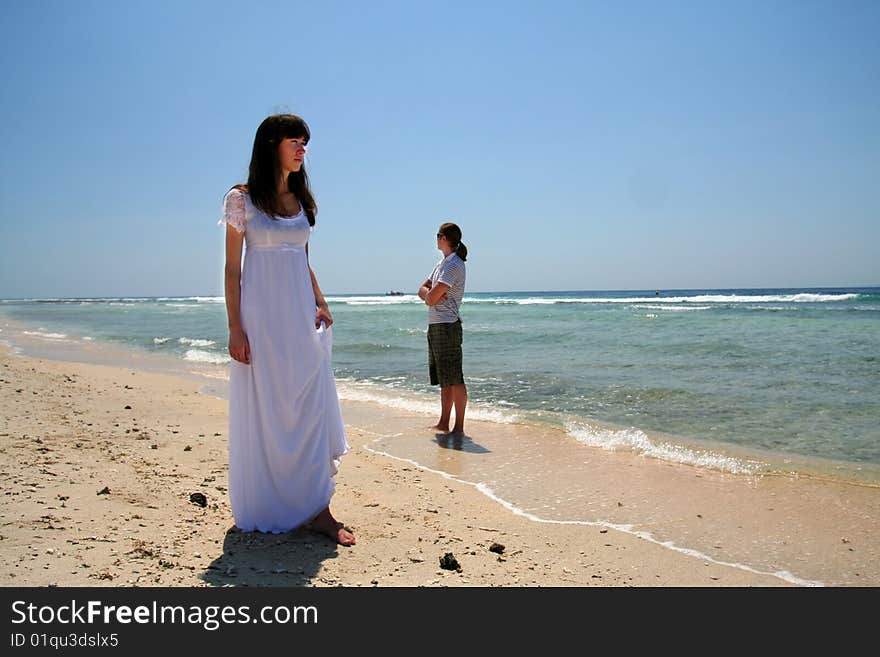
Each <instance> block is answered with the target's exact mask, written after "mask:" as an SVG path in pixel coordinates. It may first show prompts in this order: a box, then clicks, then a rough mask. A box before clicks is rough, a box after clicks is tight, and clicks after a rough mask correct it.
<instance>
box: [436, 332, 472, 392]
mask: <svg viewBox="0 0 880 657" xmlns="http://www.w3.org/2000/svg"><path fill="white" fill-rule="evenodd" d="M428 370H429V373H430V377H431V385H432V386H436V385H439V386H440V387H441V388H445V387H446V386H454V385H458V384H461V383H464V374H462V372H461V320H460V319H458V320H456V321H454V322H452V323H451V324H428Z"/></svg>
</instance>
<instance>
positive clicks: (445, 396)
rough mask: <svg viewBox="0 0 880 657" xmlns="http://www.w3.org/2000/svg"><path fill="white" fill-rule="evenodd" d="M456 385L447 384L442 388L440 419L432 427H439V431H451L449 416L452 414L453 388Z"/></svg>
mask: <svg viewBox="0 0 880 657" xmlns="http://www.w3.org/2000/svg"><path fill="white" fill-rule="evenodd" d="M454 387H455V386H446V387H443V388H440V421H439V422H437V424H435V425H434V426H433V427H431V428H432V429H437V431H443V432H448V431H449V416H450V415H451V414H452V404H453V398H452V389H453V388H454Z"/></svg>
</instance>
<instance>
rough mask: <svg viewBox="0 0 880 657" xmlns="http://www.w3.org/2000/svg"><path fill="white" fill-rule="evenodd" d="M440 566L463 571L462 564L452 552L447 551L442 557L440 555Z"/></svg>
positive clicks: (445, 568) (444, 568)
mask: <svg viewBox="0 0 880 657" xmlns="http://www.w3.org/2000/svg"><path fill="white" fill-rule="evenodd" d="M440 567H441V568H442V569H443V570H457V571H458V572H461V564H460V563H458V559H456V558H455V555H454V554H452V552H447V553H446V554H444V555H443V556H442V557H440Z"/></svg>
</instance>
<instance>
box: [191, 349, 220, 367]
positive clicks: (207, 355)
mask: <svg viewBox="0 0 880 657" xmlns="http://www.w3.org/2000/svg"><path fill="white" fill-rule="evenodd" d="M183 359H184V360H189V361H193V362H196V363H213V364H215V365H223V364H225V363H228V362H229V361H230V360H232V359H231V358H230V357H229V356H227V355H226V354H215V353H211V352H210V351H203V350H201V349H189V350H187V352H186V353H185V354H184V355H183Z"/></svg>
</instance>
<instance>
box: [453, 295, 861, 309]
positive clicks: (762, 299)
mask: <svg viewBox="0 0 880 657" xmlns="http://www.w3.org/2000/svg"><path fill="white" fill-rule="evenodd" d="M858 296H859V295H858V294H813V293H807V292H804V293H800V294H765V295H742V294H699V295H695V296H691V297H687V296H677V297H525V298H521V299H517V298H511V297H465V298H464V301H465V302H467V303H495V304H516V305H520V306H529V305H552V304H565V303H582V304H587V303H612V304H613V303H652V304H670V303H678V304H681V303H774V302H777V303H827V302H832V301H849V300H851V299H856V298H858Z"/></svg>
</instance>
